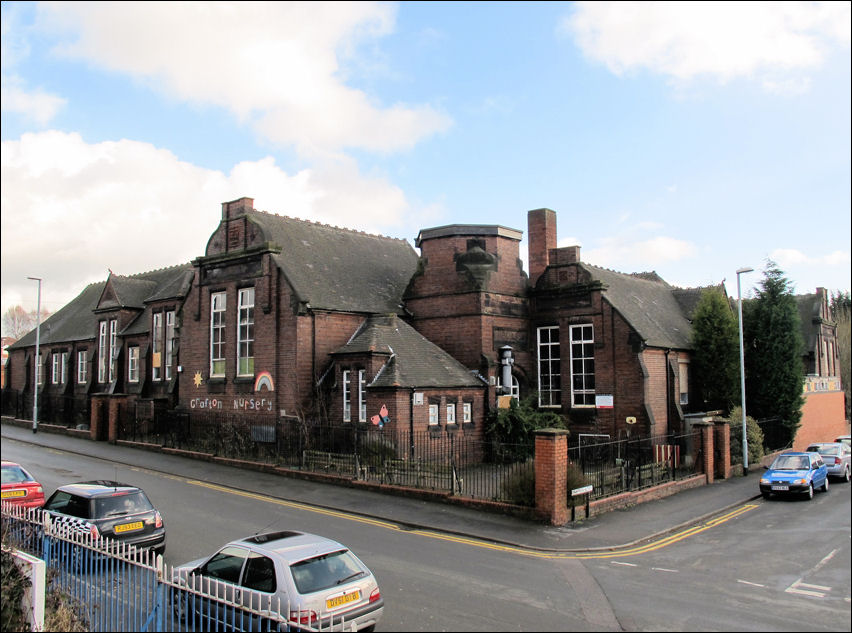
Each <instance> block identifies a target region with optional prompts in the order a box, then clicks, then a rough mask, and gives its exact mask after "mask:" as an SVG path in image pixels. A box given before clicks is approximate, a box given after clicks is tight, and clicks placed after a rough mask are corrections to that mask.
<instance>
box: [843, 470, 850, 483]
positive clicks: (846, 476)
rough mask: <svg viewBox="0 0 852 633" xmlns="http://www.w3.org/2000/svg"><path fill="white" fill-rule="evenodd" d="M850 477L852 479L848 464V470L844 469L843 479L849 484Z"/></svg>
mask: <svg viewBox="0 0 852 633" xmlns="http://www.w3.org/2000/svg"><path fill="white" fill-rule="evenodd" d="M849 479H850V474H849V466H847V467H846V470H844V471H843V480H844V481H845V482H846V483H847V484H848V483H849Z"/></svg>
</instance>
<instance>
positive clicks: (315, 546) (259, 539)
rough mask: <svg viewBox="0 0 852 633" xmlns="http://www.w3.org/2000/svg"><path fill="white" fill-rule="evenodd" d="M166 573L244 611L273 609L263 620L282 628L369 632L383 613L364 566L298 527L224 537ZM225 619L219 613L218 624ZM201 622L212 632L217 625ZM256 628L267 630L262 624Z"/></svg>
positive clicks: (192, 608) (196, 613) (206, 614)
mask: <svg viewBox="0 0 852 633" xmlns="http://www.w3.org/2000/svg"><path fill="white" fill-rule="evenodd" d="M173 578H174V580H175V581H177V582H178V583H179V584H180V585H182V586H185V587H187V588H188V589H190V590H192V589H195V590H198V589H199V587H209V586H211V583H212V584H213V585H215V586H217V589H216V593H217V594H218V595H219V596H220V597H221V598H223V599H225V600H227V602H232V603H235V604H237V605H239V606H241V607H242V608H244V609H246V611H247V612H248V613H249V614H250V615H249V617H254V616H255V615H257V614H258V613H263V612H266V613H268V614H274V615H275V616H276V617H274V618H270V619H272V620H277V621H278V623H279V624H281V623H282V620H287V624H288V626H287V630H299V629H302V628H303V629H305V630H318V629H319V630H331V629H332V627H333V628H334V630H346V631H373V630H374V629H375V627H376V624H378V622H379V620H381V617H382V613H383V612H384V600H383V598H382V594H381V591H380V590H379V585H378V583H377V582H376V579H375V577H374V576H373V573H372V572H371V571H370V570H369V569H368V568H367V566H366V565H365V564H364V563H363V562H361V560H360V559H359V558H358V557H357V556H355V554H353V553H352V552H351V551H350V550H349V549H348V548H346V547H345V546H344V545H341V544H340V543H338V542H337V541H333V540H331V539H328V538H325V537H322V536H317V535H315V534H307V533H304V532H292V531H286V532H271V533H267V534H257V535H255V536H250V537H248V538H244V539H240V540H236V541H231V542H230V543H228V544H227V545H225V546H224V547H222V548H221V549H220V550H219V551H217V552H216V553H215V554H213V555H212V556H208V557H206V558H201V559H198V560H195V561H192V562H189V563H186V564H185V565H180V566H179V567H175V569H174V574H173ZM223 589H224V590H223ZM241 602H245V604H241ZM222 604H223V601H220V602H219V605H220V606H221V605H222ZM215 610H216V609H213V610H211V609H210V605H209V604H205V606H204V607H203V608H202V607H199V606H196V605H194V604H192V601H187V602H186V604H185V605H183V606H182V611H183V613H182V614H181V616H180V617H181V619H184V620H185V619H187V617H191V618H193V619H197V618H199V617H201V618H203V619H205V620H211V619H213V618H215V615H214V613H213V611H215ZM231 618H233V615H232V614H230V615H226V619H225V623H227V622H228V621H229V620H230V619H231ZM208 624H212V625H215V628H212V629H210V630H218V628H219V627H220V626H222V625H223V622H222V621H221V620H220V621H218V622H212V623H211V622H208ZM261 626H262V627H263V628H264V629H265V630H266V629H267V627H268V624H266V625H264V624H261ZM226 628H227V626H226ZM252 629H253V630H255V627H252Z"/></svg>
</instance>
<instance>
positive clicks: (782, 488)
mask: <svg viewBox="0 0 852 633" xmlns="http://www.w3.org/2000/svg"><path fill="white" fill-rule="evenodd" d="M772 489H773V490H789V489H790V486H772Z"/></svg>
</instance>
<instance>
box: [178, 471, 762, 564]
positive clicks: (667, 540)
mask: <svg viewBox="0 0 852 633" xmlns="http://www.w3.org/2000/svg"><path fill="white" fill-rule="evenodd" d="M183 481H184V482H185V483H188V484H191V485H193V486H201V487H204V488H209V489H210V490H215V491H217V492H223V493H227V494H232V495H239V496H241V497H246V498H248V499H255V500H257V501H263V502H265V503H273V504H275V505H280V506H284V507H287V508H293V509H295V510H304V511H306V512H312V513H314V514H322V515H325V516H330V517H335V518H338V519H346V520H347V521H355V522H357V523H363V524H365V525H371V526H374V527H380V528H384V529H387V530H394V531H397V532H406V533H408V534H416V535H418V536H425V537H428V538H434V539H438V540H441V541H448V542H451V543H459V544H461V545H469V546H472V547H479V548H483V549H490V550H494V551H499V552H508V553H512V554H518V555H521V556H530V557H534V558H545V559H590V558H623V557H627V556H638V555H639V554H646V553H648V552H653V551H656V550H659V549H662V548H664V547H668V546H669V545H673V544H674V543H677V542H679V541H682V540H683V539H686V538H689V537H690V536H695V535H696V534H700V533H701V532H705V531H706V530H709V529H711V528H713V527H716V526H718V525H721V524H722V523H725V522H727V521H730V520H732V519H735V518H737V517H739V516H742V515H743V514H745V513H746V512H750V511H751V510H754V509H755V508H757V507H758V506H757V505H754V504H745V505H742V506H739V507H737V508H735V509H734V510H731V511H730V512H727V513H725V514H722V515H719V516H716V517H713V518H712V519H710V520H708V521H706V522H704V523H700V524H697V525H694V526H691V527H689V528H686V529H684V530H682V531H680V532H675V533H673V534H669V535H668V536H665V537H662V538H660V539H658V540H654V541H650V542H648V543H645V544H643V545H638V546H636V547H626V548H621V549H613V550H600V551H588V550H587V551H578V552H569V551H561V552H555V551H540V550H536V549H533V548H529V547H522V546H516V545H506V544H500V543H492V542H488V541H486V540H482V539H478V538H471V537H467V536H460V535H456V534H450V533H447V532H436V531H434V530H420V529H408V528H405V527H402V526H400V525H399V524H397V523H391V522H389V521H383V520H381V519H374V518H370V517H365V516H362V515H358V514H352V513H348V512H341V511H339V510H330V509H327V508H320V507H317V506H312V505H308V504H305V503H299V502H295V501H285V500H283V499H276V498H275V497H270V496H267V495H261V494H257V493H254V492H247V491H244V490H237V489H235V488H229V487H227V486H220V485H217V484H211V483H207V482H204V481H198V480H193V479H185V480H183Z"/></svg>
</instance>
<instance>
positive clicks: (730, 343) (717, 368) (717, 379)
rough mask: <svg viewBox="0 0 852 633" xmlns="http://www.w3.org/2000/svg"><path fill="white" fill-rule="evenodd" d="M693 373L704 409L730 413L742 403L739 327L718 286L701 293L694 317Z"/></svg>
mask: <svg viewBox="0 0 852 633" xmlns="http://www.w3.org/2000/svg"><path fill="white" fill-rule="evenodd" d="M692 376H693V381H694V383H695V385H696V389H697V391H698V394H699V396H700V398H701V400H702V402H703V403H704V405H703V406H704V409H705V410H707V411H712V410H717V409H721V410H723V411H724V412H725V413H727V412H728V411H730V410H731V407H732V406H733V405H734V404H736V403H737V402H739V399H740V342H739V329H738V326H737V319H736V316H735V315H734V312H733V310H731V305H730V304H729V303H728V301H727V299H726V298H725V295H724V294H723V293H722V291H721V290H719V289H715V288H713V289H708V290H705V291H704V292H702V293H701V300H700V301H699V302H698V306H697V307H696V309H695V314H694V315H693V318H692Z"/></svg>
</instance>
